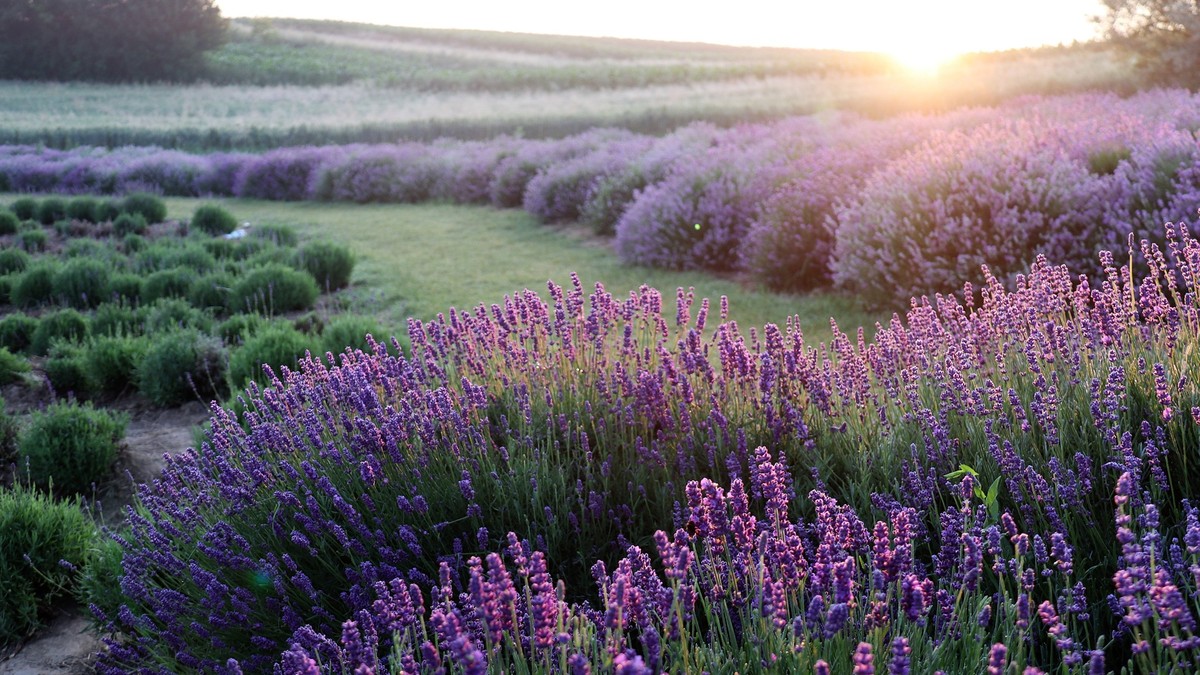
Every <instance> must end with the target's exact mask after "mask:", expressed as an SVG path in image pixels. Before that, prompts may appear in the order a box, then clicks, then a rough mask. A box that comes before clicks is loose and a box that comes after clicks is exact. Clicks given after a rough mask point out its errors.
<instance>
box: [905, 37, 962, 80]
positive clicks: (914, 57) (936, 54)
mask: <svg viewBox="0 0 1200 675" xmlns="http://www.w3.org/2000/svg"><path fill="white" fill-rule="evenodd" d="M886 53H887V55H888V56H890V57H891V58H892V60H893V61H895V62H896V63H897V64H899V65H900V66H901V67H903V68H904V69H905V70H907V71H908V72H910V73H912V74H913V75H919V76H922V77H933V76H935V75H937V74H938V72H939V71H940V70H941V69H942V67H943V66H945V65H946V64H947V63H949V62H951V61H953V60H954V59H955V58H957V57H958V56H960V55H961V54H962V52H961V51H960V50H957V49H953V48H948V47H947V45H945V44H937V43H931V44H920V43H908V44H905V45H897V46H895V47H893V48H891V49H888V50H887V52H886Z"/></svg>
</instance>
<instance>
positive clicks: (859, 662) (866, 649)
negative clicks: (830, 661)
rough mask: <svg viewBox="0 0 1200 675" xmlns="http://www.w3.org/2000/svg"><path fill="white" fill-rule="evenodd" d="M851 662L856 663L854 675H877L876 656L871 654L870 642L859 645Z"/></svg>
mask: <svg viewBox="0 0 1200 675" xmlns="http://www.w3.org/2000/svg"><path fill="white" fill-rule="evenodd" d="M851 660H852V661H853V662H854V675H875V665H874V662H875V656H874V655H873V654H872V653H871V643H870V642H860V643H858V646H857V647H855V648H854V655H853V656H852V657H851Z"/></svg>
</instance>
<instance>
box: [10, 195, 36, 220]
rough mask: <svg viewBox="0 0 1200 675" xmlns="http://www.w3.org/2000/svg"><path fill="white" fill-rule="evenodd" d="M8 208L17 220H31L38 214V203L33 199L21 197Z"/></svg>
mask: <svg viewBox="0 0 1200 675" xmlns="http://www.w3.org/2000/svg"><path fill="white" fill-rule="evenodd" d="M8 208H9V210H10V211H12V212H13V215H15V216H16V217H17V220H33V218H34V216H36V215H37V212H38V201H37V200H36V199H34V198H33V197H21V198H20V199H18V200H17V201H15V202H13V203H12V205H11V206H9V207H8Z"/></svg>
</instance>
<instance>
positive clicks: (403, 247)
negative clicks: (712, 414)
mask: <svg viewBox="0 0 1200 675" xmlns="http://www.w3.org/2000/svg"><path fill="white" fill-rule="evenodd" d="M202 201H204V200H197V199H177V198H172V199H168V200H167V203H168V206H169V208H170V213H171V216H172V217H175V218H187V217H190V215H191V213H192V211H193V210H194V209H195V207H196V206H197V205H199V204H200V203H202ZM219 201H220V203H222V204H223V205H225V206H226V207H227V208H228V209H229V210H230V211H231V212H232V213H234V215H236V216H237V218H238V219H239V220H243V221H249V222H251V223H260V224H261V223H282V224H287V225H290V226H292V227H293V228H295V229H296V231H297V232H299V233H300V234H301V235H302V236H304V235H318V234H319V235H320V236H321V237H323V238H329V239H332V240H335V241H339V242H342V243H344V244H346V245H348V246H350V247H351V248H352V249H353V250H354V251H355V252H356V253H357V254H358V256H359V265H358V267H357V269H356V270H355V277H354V278H355V288H356V289H359V291H360V292H361V297H362V301H361V303H362V306H361V307H358V308H357V309H360V310H362V311H366V312H371V313H375V314H377V315H378V316H379V318H380V319H381V320H382V321H384V322H385V323H388V324H391V325H395V326H402V325H403V320H404V318H405V317H407V316H415V317H418V318H421V319H430V318H432V317H434V316H436V315H437V313H438V312H444V311H445V310H446V309H448V308H450V307H458V308H460V309H465V308H471V307H474V306H475V305H477V304H479V303H487V304H490V303H493V302H499V301H500V300H502V299H503V297H504V295H505V294H507V293H512V292H513V291H519V290H521V289H524V288H529V289H533V290H537V291H539V292H541V291H544V290H545V289H546V281H547V280H548V279H552V280H554V281H555V282H556V283H558V284H561V285H567V284H569V283H570V274H571V272H576V273H578V274H579V276H580V278H581V279H582V280H583V283H584V285H585V287H587V288H590V287H591V286H592V285H593V284H594V283H595V282H597V281H599V282H601V283H603V284H604V286H605V287H606V288H607V289H608V290H609V291H611V292H613V293H615V294H619V295H624V294H626V293H628V292H629V291H630V290H632V289H636V288H637V287H639V286H640V285H642V284H649V285H651V286H654V287H656V288H658V289H659V290H661V291H662V292H663V293H664V295H666V296H668V297H666V298H665V299H664V304H665V306H666V307H667V308H671V307H673V306H674V297H672V296H673V295H674V290H675V289H676V288H678V287H681V286H682V287H684V288H688V287H694V288H695V289H696V295H697V297H709V298H712V299H713V309H712V312H711V316H712V321H715V320H716V318H717V303H716V300H717V299H718V298H719V297H720V296H722V295H725V296H728V297H729V302H730V307H731V318H733V319H735V320H737V321H738V323H739V324H741V325H742V326H743V327H744V328H747V327H749V326H761V325H763V324H764V323H767V322H774V323H778V324H782V323H783V322H784V321H785V319H786V318H787V317H788V316H792V315H795V316H799V317H800V322H801V327H802V328H803V330H804V331H805V335H806V336H808V337H809V338H811V339H816V340H827V339H828V338H829V336H830V332H829V318H830V317H831V316H833V317H836V318H837V320H838V323H839V325H841V326H842V327H843V328H844V329H848V330H853V329H854V328H856V327H857V326H859V325H866V326H868V327H871V326H874V324H875V322H876V321H878V320H884V319H886V318H887V317H889V316H890V313H868V312H865V311H863V310H862V309H861V308H860V307H859V306H858V304H857V302H855V300H854V299H853V298H848V297H844V296H838V295H832V294H815V295H807V296H794V295H780V294H775V293H767V292H763V291H758V290H753V289H748V288H745V287H743V286H741V285H739V284H738V283H737V282H735V281H731V280H726V279H719V278H716V277H714V276H713V275H711V274H707V273H704V272H670V271H664V270H657V269H650V268H644V267H630V266H626V265H622V264H621V263H620V262H619V261H618V260H617V258H616V256H615V255H613V253H612V252H611V251H610V250H609V248H608V247H607V246H606V245H605V243H604V242H602V241H597V240H594V239H587V238H584V237H581V236H580V235H578V234H575V233H572V232H569V231H564V230H562V229H559V228H553V227H547V226H543V225H540V224H538V223H537V221H535V220H534V218H533V217H532V216H530V215H529V214H527V213H525V212H524V211H520V210H496V209H492V208H487V207H474V206H456V205H443V204H427V205H392V204H389V205H353V204H342V203H338V204H322V203H312V202H300V203H293V202H287V203H285V202H267V201H254V200H237V199H230V200H219Z"/></svg>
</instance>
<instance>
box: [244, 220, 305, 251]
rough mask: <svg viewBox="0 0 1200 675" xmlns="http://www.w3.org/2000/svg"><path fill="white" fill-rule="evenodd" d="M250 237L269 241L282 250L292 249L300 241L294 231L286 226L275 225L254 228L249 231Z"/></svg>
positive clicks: (269, 224)
mask: <svg viewBox="0 0 1200 675" xmlns="http://www.w3.org/2000/svg"><path fill="white" fill-rule="evenodd" d="M250 236H252V237H255V238H256V239H262V240H264V241H269V242H271V243H272V244H275V245H276V246H281V247H284V248H294V247H295V246H296V244H297V243H298V242H299V241H300V238H299V237H298V236H296V231H295V230H293V229H292V228H290V227H288V226H287V225H278V224H275V223H268V224H266V225H258V226H255V227H254V228H253V229H252V230H250Z"/></svg>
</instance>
